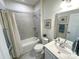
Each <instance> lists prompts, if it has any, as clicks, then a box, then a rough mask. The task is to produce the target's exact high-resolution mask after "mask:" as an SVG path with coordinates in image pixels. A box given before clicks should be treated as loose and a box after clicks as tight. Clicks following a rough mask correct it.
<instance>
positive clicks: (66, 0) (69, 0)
mask: <svg viewBox="0 0 79 59" xmlns="http://www.w3.org/2000/svg"><path fill="white" fill-rule="evenodd" d="M62 1H65V2H71V0H62Z"/></svg>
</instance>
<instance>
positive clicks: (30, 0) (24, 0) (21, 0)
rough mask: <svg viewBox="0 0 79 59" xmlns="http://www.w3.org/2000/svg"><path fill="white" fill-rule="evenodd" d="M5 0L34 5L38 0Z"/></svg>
mask: <svg viewBox="0 0 79 59" xmlns="http://www.w3.org/2000/svg"><path fill="white" fill-rule="evenodd" d="M6 1H13V2H19V3H23V4H27V5H31V6H34V5H36V4H37V3H38V2H39V1H40V0H6Z"/></svg>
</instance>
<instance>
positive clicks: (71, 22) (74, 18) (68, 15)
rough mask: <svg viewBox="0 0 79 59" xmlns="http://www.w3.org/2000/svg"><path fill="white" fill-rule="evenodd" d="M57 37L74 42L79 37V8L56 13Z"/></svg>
mask: <svg viewBox="0 0 79 59" xmlns="http://www.w3.org/2000/svg"><path fill="white" fill-rule="evenodd" d="M55 29H56V31H55V33H56V36H55V37H62V38H65V39H67V40H70V41H72V42H74V41H75V40H78V37H79V9H76V10H71V11H67V12H62V13H58V14H56V20H55Z"/></svg>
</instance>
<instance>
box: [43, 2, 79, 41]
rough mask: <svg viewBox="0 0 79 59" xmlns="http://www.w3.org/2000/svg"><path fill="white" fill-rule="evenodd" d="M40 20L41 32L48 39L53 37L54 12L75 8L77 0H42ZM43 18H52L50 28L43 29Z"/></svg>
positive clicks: (77, 4)
mask: <svg viewBox="0 0 79 59" xmlns="http://www.w3.org/2000/svg"><path fill="white" fill-rule="evenodd" d="M42 2H43V3H42V6H43V9H42V14H43V18H42V22H43V27H42V28H43V29H42V32H43V33H46V34H47V36H48V38H49V39H50V41H51V40H52V39H53V38H54V22H55V15H56V13H60V12H65V11H69V10H73V9H77V8H78V7H79V1H78V0H72V2H71V3H66V2H62V1H61V0H43V1H42ZM45 19H52V26H51V27H52V28H51V29H45V28H44V20H45Z"/></svg>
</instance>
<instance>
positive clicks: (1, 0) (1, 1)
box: [0, 0, 5, 9]
mask: <svg viewBox="0 0 79 59" xmlns="http://www.w3.org/2000/svg"><path fill="white" fill-rule="evenodd" d="M0 9H5V4H4V1H3V0H0Z"/></svg>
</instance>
